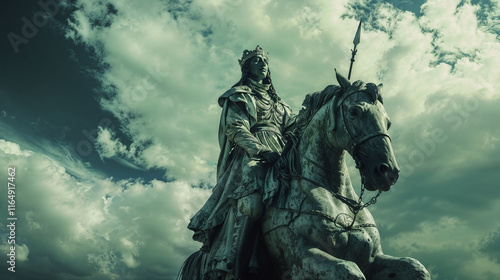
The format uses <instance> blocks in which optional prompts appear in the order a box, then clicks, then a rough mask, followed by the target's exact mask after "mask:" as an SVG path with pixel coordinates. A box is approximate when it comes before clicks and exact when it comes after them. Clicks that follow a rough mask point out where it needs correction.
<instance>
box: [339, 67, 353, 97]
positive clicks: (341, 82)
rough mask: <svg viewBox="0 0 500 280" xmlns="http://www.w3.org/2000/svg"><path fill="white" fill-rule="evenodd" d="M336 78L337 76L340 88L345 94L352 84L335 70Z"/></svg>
mask: <svg viewBox="0 0 500 280" xmlns="http://www.w3.org/2000/svg"><path fill="white" fill-rule="evenodd" d="M335 76H337V81H338V82H339V85H340V87H341V88H342V92H345V91H346V90H347V88H349V87H350V86H351V82H349V80H348V79H346V78H345V77H344V76H342V75H340V74H339V73H338V72H337V69H335Z"/></svg>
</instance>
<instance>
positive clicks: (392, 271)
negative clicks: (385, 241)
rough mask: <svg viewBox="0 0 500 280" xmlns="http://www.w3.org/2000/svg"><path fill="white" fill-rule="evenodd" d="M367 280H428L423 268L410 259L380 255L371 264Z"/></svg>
mask: <svg viewBox="0 0 500 280" xmlns="http://www.w3.org/2000/svg"><path fill="white" fill-rule="evenodd" d="M368 279H369V280H396V279H397V280H430V279H431V276H430V275H429V272H427V270H426V269H425V267H424V266H423V265H422V264H421V263H420V262H419V261H417V260H415V259H412V258H396V257H393V256H388V255H384V254H380V255H378V256H376V257H375V260H374V262H373V264H372V273H371V277H369V278H368Z"/></svg>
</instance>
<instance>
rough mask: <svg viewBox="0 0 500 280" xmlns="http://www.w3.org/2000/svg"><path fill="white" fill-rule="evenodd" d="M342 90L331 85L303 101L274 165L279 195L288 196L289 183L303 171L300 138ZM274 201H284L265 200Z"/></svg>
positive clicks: (267, 203)
mask: <svg viewBox="0 0 500 280" xmlns="http://www.w3.org/2000/svg"><path fill="white" fill-rule="evenodd" d="M341 90H342V88H341V87H340V86H336V85H329V86H327V87H326V88H325V89H324V90H323V91H316V92H313V93H310V94H308V95H306V97H305V99H304V102H303V103H302V109H301V110H300V111H299V113H298V115H297V117H296V120H295V127H294V129H293V133H291V134H289V135H285V137H286V138H287V140H288V141H287V143H286V145H285V147H284V148H283V151H282V153H281V157H280V159H279V160H278V161H277V162H276V164H275V165H274V170H273V172H276V176H277V177H276V178H277V179H278V181H279V184H280V185H281V186H282V188H279V191H280V192H282V195H281V196H279V197H281V198H283V197H286V193H287V192H288V190H289V189H290V185H289V184H290V181H291V179H293V178H299V177H300V174H301V173H302V171H301V169H302V168H301V166H300V163H299V152H298V146H299V143H300V139H301V138H302V135H303V134H304V130H305V129H306V127H307V125H308V124H309V122H311V120H312V118H313V117H314V115H315V114H316V113H317V112H318V111H319V109H321V107H323V106H324V105H325V104H326V103H327V102H328V101H330V100H332V99H333V97H334V96H335V95H336V94H337V93H339V92H340V91H341ZM274 197H276V196H274ZM272 203H277V205H281V204H282V203H284V201H283V200H281V201H274V198H271V199H270V200H267V201H264V205H266V207H268V206H269V205H271V204H272Z"/></svg>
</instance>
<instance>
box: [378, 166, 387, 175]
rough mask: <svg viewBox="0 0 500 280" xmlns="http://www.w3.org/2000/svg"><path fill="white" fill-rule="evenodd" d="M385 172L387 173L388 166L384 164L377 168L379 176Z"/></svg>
mask: <svg viewBox="0 0 500 280" xmlns="http://www.w3.org/2000/svg"><path fill="white" fill-rule="evenodd" d="M387 171H389V165H387V164H385V163H382V164H381V165H380V166H379V167H378V172H379V173H380V174H385V173H386V172H387Z"/></svg>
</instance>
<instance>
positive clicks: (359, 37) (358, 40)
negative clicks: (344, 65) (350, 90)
mask: <svg viewBox="0 0 500 280" xmlns="http://www.w3.org/2000/svg"><path fill="white" fill-rule="evenodd" d="M362 21H363V20H360V21H359V25H358V30H357V31H356V35H355V36H354V41H352V42H353V44H354V48H353V49H352V50H351V53H352V57H351V66H349V75H348V76H347V79H348V80H350V79H351V72H352V65H353V64H354V57H355V56H356V53H357V52H358V50H357V49H356V47H357V46H358V44H359V42H360V41H361V22H362Z"/></svg>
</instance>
